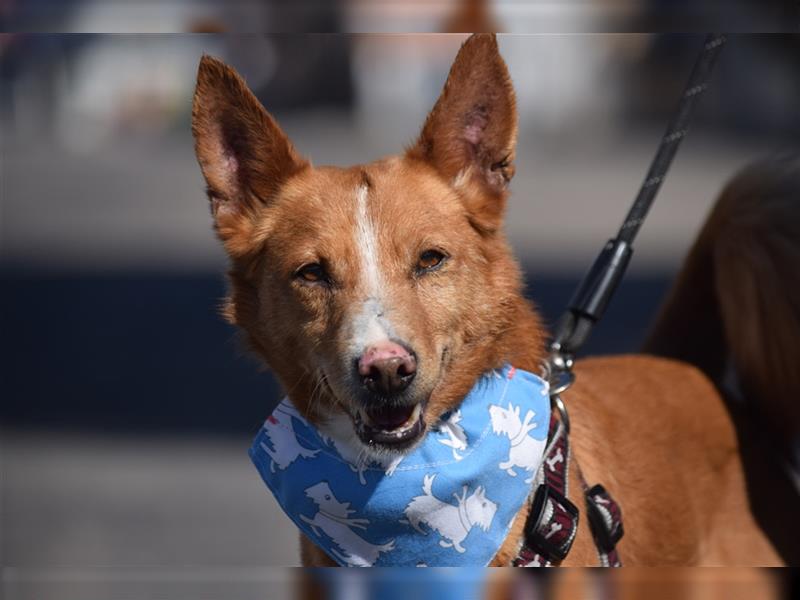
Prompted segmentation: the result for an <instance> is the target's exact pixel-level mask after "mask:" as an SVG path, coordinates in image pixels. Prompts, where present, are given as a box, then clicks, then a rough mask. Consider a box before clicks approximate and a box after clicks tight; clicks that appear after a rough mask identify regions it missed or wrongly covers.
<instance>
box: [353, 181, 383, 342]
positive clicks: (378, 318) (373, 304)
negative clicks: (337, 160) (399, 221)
mask: <svg viewBox="0 0 800 600" xmlns="http://www.w3.org/2000/svg"><path fill="white" fill-rule="evenodd" d="M368 199H369V188H368V187H367V186H366V185H361V186H359V188H358V189H357V190H356V219H355V225H356V227H355V239H356V248H357V249H358V254H359V264H360V265H361V280H362V285H363V290H364V294H365V296H366V300H365V302H364V304H363V306H362V307H361V310H360V311H359V312H358V313H357V315H356V316H355V317H354V319H353V335H352V338H351V339H352V347H353V350H354V352H356V353H359V354H360V353H361V352H363V351H364V349H365V348H367V347H369V346H371V345H373V344H375V343H377V342H381V341H384V340H387V339H389V335H390V331H391V327H390V326H389V324H388V323H387V321H386V319H384V317H383V313H384V308H383V287H384V286H383V277H382V275H381V270H380V259H379V255H378V239H377V237H376V235H375V228H374V226H373V223H372V219H370V217H369V212H368V210H367V201H368Z"/></svg>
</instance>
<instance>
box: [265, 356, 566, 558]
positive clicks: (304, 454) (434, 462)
mask: <svg viewBox="0 0 800 600" xmlns="http://www.w3.org/2000/svg"><path fill="white" fill-rule="evenodd" d="M549 420H550V400H549V396H548V387H547V383H546V382H545V381H544V380H542V379H541V378H540V377H538V376H536V375H533V374H532V373H528V372H527V371H522V370H518V369H515V368H514V367H511V366H506V367H504V368H503V369H501V370H499V371H492V372H490V373H488V374H486V375H484V376H483V377H481V379H479V380H478V383H477V384H476V385H475V387H473V388H472V390H471V391H470V393H469V394H468V395H467V396H466V398H464V400H463V402H462V403H461V406H460V407H459V408H458V410H455V411H452V412H450V413H448V414H446V415H444V416H443V417H442V419H441V421H440V422H439V424H438V425H437V427H435V428H433V429H432V430H430V431H429V432H428V433H427V434H426V436H425V438H424V439H423V441H422V443H421V444H420V445H418V446H417V447H416V448H415V449H414V450H413V451H411V452H410V453H409V454H407V455H405V456H402V457H400V458H399V459H395V460H393V461H391V462H387V463H385V464H379V463H377V462H370V463H368V464H364V463H359V462H357V460H356V459H357V457H354V456H351V454H352V451H348V449H347V448H346V446H345V445H344V444H342V443H340V442H337V440H336V439H334V438H331V437H329V436H328V435H326V434H325V433H323V432H321V431H319V430H317V429H316V428H315V427H314V426H313V425H312V424H310V423H308V422H307V421H306V420H305V419H303V417H302V416H301V415H300V413H299V412H298V411H297V409H296V408H294V406H293V405H292V404H291V402H290V401H289V400H288V399H284V400H283V401H282V402H281V403H280V404H278V406H277V407H276V408H275V410H274V412H273V413H272V415H271V416H270V417H269V418H268V419H267V421H266V422H265V423H264V426H263V427H262V428H261V430H260V431H259V433H258V435H257V436H256V439H255V440H254V442H253V445H252V447H251V448H250V457H251V458H252V460H253V463H254V464H255V465H256V467H257V468H258V470H259V472H260V473H261V477H262V478H263V479H264V482H265V483H266V484H267V486H268V487H269V489H270V490H271V491H272V493H273V494H274V495H275V497H276V499H277V500H278V502H279V503H280V505H281V507H282V508H283V510H284V511H285V512H286V514H287V515H289V517H290V518H291V519H292V521H294V523H295V524H296V525H297V526H298V527H299V528H300V530H301V531H302V532H303V533H304V534H306V535H307V536H308V537H309V538H310V539H311V540H313V541H314V542H315V543H316V544H317V545H318V546H319V547H320V548H322V549H323V550H324V551H325V552H326V553H327V554H328V555H329V556H330V557H331V558H333V559H334V560H335V561H336V562H337V563H339V564H340V565H343V566H465V565H480V566H483V565H487V564H488V563H489V561H491V559H492V558H493V557H494V555H495V554H496V553H497V551H498V549H499V548H500V545H501V544H502V543H503V541H504V540H505V538H506V536H507V535H508V531H509V529H510V527H511V525H512V523H513V521H514V517H515V516H516V515H517V513H518V512H519V510H520V509H521V508H522V506H523V504H524V503H525V501H526V500H527V498H528V496H529V494H530V492H531V487H532V480H533V477H534V476H535V474H536V471H537V469H538V468H539V464H540V463H541V461H542V456H543V454H544V449H545V444H546V441H547V431H548V426H549Z"/></svg>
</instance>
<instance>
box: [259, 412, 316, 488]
mask: <svg viewBox="0 0 800 600" xmlns="http://www.w3.org/2000/svg"><path fill="white" fill-rule="evenodd" d="M292 418H295V419H297V420H299V421H300V422H301V423H302V424H303V425H305V426H306V427H307V426H308V423H307V422H306V420H305V419H303V417H302V416H301V415H300V413H299V412H297V410H296V409H295V408H294V407H293V406H291V405H289V404H286V403H285V402H281V403H280V404H279V405H278V406H277V407H276V408H275V410H274V411H273V413H272V415H270V417H269V418H268V419H267V421H266V423H264V430H265V431H266V433H267V437H268V438H269V441H270V442H271V443H272V448H270V447H269V446H268V445H267V444H265V443H263V442H262V443H261V447H262V448H263V450H264V452H266V453H267V454H268V455H269V457H270V459H271V462H270V465H269V468H270V470H271V471H272V472H273V473H274V472H275V467H276V466H277V467H278V468H279V469H280V470H282V471H283V470H284V469H286V467H288V466H289V465H291V464H292V463H293V462H294V461H296V460H297V459H298V458H313V457H315V456H316V455H317V453H318V452H319V450H309V449H308V448H305V447H304V446H302V445H301V444H300V442H299V441H298V440H297V433H296V432H295V430H294V424H293V423H292Z"/></svg>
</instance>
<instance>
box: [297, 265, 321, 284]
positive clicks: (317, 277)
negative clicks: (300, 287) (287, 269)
mask: <svg viewBox="0 0 800 600" xmlns="http://www.w3.org/2000/svg"><path fill="white" fill-rule="evenodd" d="M295 277H299V278H300V279H302V280H303V281H308V282H309V283H316V282H321V281H327V279H328V275H327V273H325V269H324V268H323V266H322V265H321V264H319V263H311V264H309V265H305V266H302V267H300V268H299V269H298V270H297V271H296V272H295Z"/></svg>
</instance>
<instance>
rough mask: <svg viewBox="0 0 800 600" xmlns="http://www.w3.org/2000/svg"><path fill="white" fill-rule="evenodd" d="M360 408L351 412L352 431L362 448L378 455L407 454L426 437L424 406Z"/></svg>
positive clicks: (420, 404) (422, 404)
mask: <svg viewBox="0 0 800 600" xmlns="http://www.w3.org/2000/svg"><path fill="white" fill-rule="evenodd" d="M426 404H427V402H425V401H421V402H417V403H415V404H410V405H403V406H395V407H382V408H380V409H364V408H359V409H355V410H353V411H351V412H350V417H351V418H352V420H353V428H354V430H355V432H356V435H357V436H358V438H359V439H360V440H361V442H362V443H363V444H365V445H366V446H368V447H369V448H371V449H372V450H373V451H376V452H381V451H384V452H388V453H405V452H408V451H409V450H410V449H411V448H413V447H414V446H415V445H416V444H417V443H418V442H419V441H420V440H422V438H423V436H424V435H425V430H426V425H425V418H424V416H425V405H426Z"/></svg>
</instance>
